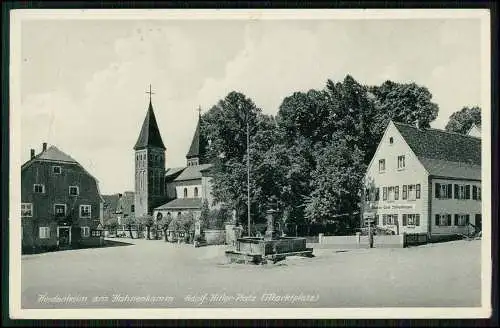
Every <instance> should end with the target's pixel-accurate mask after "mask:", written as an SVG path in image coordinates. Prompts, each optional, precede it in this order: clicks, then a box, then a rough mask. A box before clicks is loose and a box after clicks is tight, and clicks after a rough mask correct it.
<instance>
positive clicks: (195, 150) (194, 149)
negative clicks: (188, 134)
mask: <svg viewBox="0 0 500 328" xmlns="http://www.w3.org/2000/svg"><path fill="white" fill-rule="evenodd" d="M199 156H200V120H198V123H197V124H196V130H195V131H194V136H193V140H192V141H191V146H190V147H189V151H188V153H187V155H186V157H187V158H192V157H199Z"/></svg>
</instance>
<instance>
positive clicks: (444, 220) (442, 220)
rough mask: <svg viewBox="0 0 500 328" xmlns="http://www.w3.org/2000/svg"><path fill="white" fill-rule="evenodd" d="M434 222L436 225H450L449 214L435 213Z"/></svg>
mask: <svg viewBox="0 0 500 328" xmlns="http://www.w3.org/2000/svg"><path fill="white" fill-rule="evenodd" d="M435 224H436V225H437V226H451V214H436V217H435Z"/></svg>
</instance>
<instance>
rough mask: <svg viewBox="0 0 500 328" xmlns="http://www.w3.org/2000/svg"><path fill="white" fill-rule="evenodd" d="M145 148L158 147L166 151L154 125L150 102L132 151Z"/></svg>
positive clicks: (156, 125)
mask: <svg viewBox="0 0 500 328" xmlns="http://www.w3.org/2000/svg"><path fill="white" fill-rule="evenodd" d="M147 147H158V148H162V149H166V148H165V145H164V144H163V140H162V139H161V135H160V130H159V129H158V124H157V123H156V117H155V113H154V111H153V105H152V104H151V101H150V102H149V107H148V112H147V114H146V117H145V118H144V122H143V123H142V128H141V133H140V134H139V138H138V139H137V142H136V143H135V146H134V150H137V149H143V148H147Z"/></svg>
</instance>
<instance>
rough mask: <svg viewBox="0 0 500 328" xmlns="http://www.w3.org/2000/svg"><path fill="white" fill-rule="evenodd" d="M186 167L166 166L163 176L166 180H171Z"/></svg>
mask: <svg viewBox="0 0 500 328" xmlns="http://www.w3.org/2000/svg"><path fill="white" fill-rule="evenodd" d="M185 168H186V167H185V166H183V167H172V168H167V170H166V171H165V178H166V179H167V180H173V179H175V178H177V177H178V176H179V174H181V172H182V170H184V169H185Z"/></svg>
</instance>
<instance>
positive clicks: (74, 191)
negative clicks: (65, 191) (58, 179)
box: [69, 186, 80, 196]
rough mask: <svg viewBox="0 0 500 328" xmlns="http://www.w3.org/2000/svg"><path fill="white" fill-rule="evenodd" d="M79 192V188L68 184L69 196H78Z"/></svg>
mask: <svg viewBox="0 0 500 328" xmlns="http://www.w3.org/2000/svg"><path fill="white" fill-rule="evenodd" d="M79 194H80V190H79V188H78V186H69V195H70V196H78V195H79Z"/></svg>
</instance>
